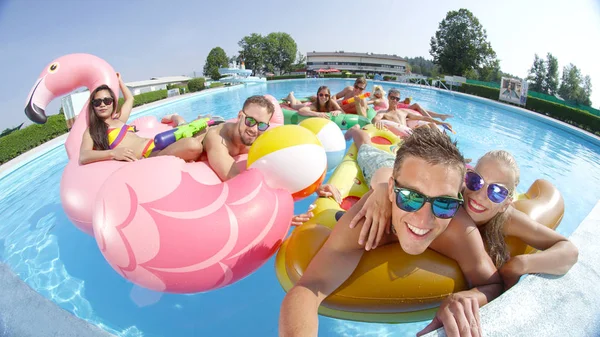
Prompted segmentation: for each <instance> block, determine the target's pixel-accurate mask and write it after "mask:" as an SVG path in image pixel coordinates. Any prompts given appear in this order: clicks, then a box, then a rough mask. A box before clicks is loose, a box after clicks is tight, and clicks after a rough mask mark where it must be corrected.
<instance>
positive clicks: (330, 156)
mask: <svg viewBox="0 0 600 337" xmlns="http://www.w3.org/2000/svg"><path fill="white" fill-rule="evenodd" d="M298 125H300V126H302V127H304V128H307V129H309V130H310V131H312V132H313V133H314V134H315V135H316V136H317V138H318V139H319V141H320V142H321V144H322V145H323V148H325V153H326V154H327V170H328V171H330V170H333V169H335V168H336V167H337V166H338V165H339V164H340V163H341V162H342V159H344V154H345V153H346V140H345V139H344V134H343V133H342V130H341V129H340V127H339V126H337V124H335V123H334V122H332V121H330V120H329V119H326V118H319V117H314V118H308V119H305V120H303V121H302V122H300V123H299V124H298Z"/></svg>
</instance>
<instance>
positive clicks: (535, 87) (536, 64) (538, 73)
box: [527, 54, 547, 92]
mask: <svg viewBox="0 0 600 337" xmlns="http://www.w3.org/2000/svg"><path fill="white" fill-rule="evenodd" d="M546 76H547V71H546V64H545V63H544V60H543V59H541V58H540V57H539V56H538V54H535V58H534V59H533V65H532V66H531V69H529V76H527V81H528V82H529V90H531V91H537V92H544V88H545V87H546V83H545V81H546Z"/></svg>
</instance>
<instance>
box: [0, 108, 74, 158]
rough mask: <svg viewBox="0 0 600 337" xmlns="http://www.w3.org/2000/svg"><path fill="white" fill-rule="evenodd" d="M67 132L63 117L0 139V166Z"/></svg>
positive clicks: (56, 117)
mask: <svg viewBox="0 0 600 337" xmlns="http://www.w3.org/2000/svg"><path fill="white" fill-rule="evenodd" d="M67 131H68V130H67V123H66V121H65V115H63V114H57V115H53V116H50V117H48V121H46V124H33V125H29V126H28V127H26V128H23V129H21V130H17V131H15V132H13V133H11V134H9V135H6V136H4V137H2V138H0V164H4V163H6V162H7V161H9V160H11V159H13V158H15V157H17V156H19V155H21V154H23V153H25V152H27V151H29V150H30V149H32V148H34V147H37V146H39V145H42V144H44V143H45V142H47V141H49V140H52V139H54V138H56V137H58V136H60V135H62V134H64V133H66V132H67Z"/></svg>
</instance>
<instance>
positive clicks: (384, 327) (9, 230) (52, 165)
mask: <svg viewBox="0 0 600 337" xmlns="http://www.w3.org/2000/svg"><path fill="white" fill-rule="evenodd" d="M324 84H325V85H327V86H329V87H330V88H331V91H332V93H335V92H338V91H339V90H341V89H342V88H343V86H345V85H350V84H352V81H346V80H333V79H332V80H323V79H310V80H294V81H280V82H274V83H268V84H262V85H254V86H247V87H239V88H231V89H230V90H229V91H221V92H216V93H213V94H211V95H205V96H201V97H195V98H188V99H184V100H182V101H176V102H171V103H168V104H165V105H162V106H159V107H155V108H152V109H148V110H146V111H144V112H142V113H140V114H138V115H136V116H135V117H138V116H143V115H154V116H157V117H160V116H162V115H165V114H169V113H174V112H177V113H179V114H180V115H182V116H183V117H184V118H186V119H187V120H191V119H194V118H195V117H196V116H198V115H203V114H213V115H220V116H223V117H225V118H231V117H234V116H235V115H236V114H237V112H238V111H239V110H240V108H241V106H242V104H243V102H244V100H245V99H246V98H247V97H248V96H251V95H255V94H267V93H268V94H271V95H273V96H275V97H277V98H282V97H284V96H286V95H287V94H288V92H289V91H292V90H293V91H294V92H295V94H296V96H297V97H303V96H308V95H312V94H315V93H316V89H317V88H318V87H319V86H320V85H324ZM372 86H373V83H371V82H370V83H369V85H368V89H369V91H370V90H371V89H372ZM393 86H395V87H398V88H399V89H400V91H401V94H402V97H405V96H410V97H412V98H413V101H415V102H418V103H419V104H421V105H422V106H424V107H425V108H427V109H429V110H434V111H437V112H440V113H449V114H452V115H453V116H454V117H452V118H450V119H448V120H447V121H448V122H450V123H451V124H452V126H453V128H454V130H456V132H457V134H456V135H452V137H453V138H455V139H456V140H457V141H458V146H459V148H460V149H461V150H462V151H463V153H464V154H465V156H466V157H468V158H473V160H474V161H476V159H477V158H479V157H480V156H481V155H483V154H484V153H485V152H487V151H489V150H492V149H507V150H509V151H510V152H512V153H513V154H514V155H515V157H516V159H517V162H518V163H519V165H520V168H521V184H520V186H519V188H518V191H519V192H524V191H526V190H527V189H528V187H529V186H530V185H531V183H533V181H534V180H536V179H538V178H543V179H546V180H549V181H551V182H552V183H553V184H555V185H556V186H557V187H558V189H559V190H560V191H561V193H562V194H563V197H564V200H565V216H564V219H563V221H562V223H561V225H560V226H559V227H558V229H557V231H558V232H560V233H561V234H563V235H567V236H568V235H570V234H571V233H572V232H573V230H575V228H576V227H577V225H578V224H579V223H580V222H581V221H582V220H583V219H584V218H585V216H586V215H587V214H588V213H589V211H590V210H591V209H592V208H593V206H594V205H595V203H596V201H597V200H598V199H600V188H599V187H600V176H599V175H598V174H597V173H598V172H600V146H599V145H597V144H598V143H592V142H591V141H589V140H587V139H585V138H582V137H579V136H577V135H575V134H573V133H571V132H567V131H565V130H563V129H562V128H558V127H555V126H552V125H550V124H548V123H546V122H543V121H540V120H538V119H533V118H530V117H526V116H524V115H522V114H519V113H515V112H512V111H509V110H505V109H502V108H499V107H496V106H493V105H488V104H483V103H479V102H476V101H473V100H469V99H466V98H462V97H459V96H452V95H448V94H447V93H440V92H436V91H432V90H427V89H422V88H417V87H408V86H400V85H399V84H394V85H393ZM383 87H384V89H385V90H386V91H387V90H388V89H389V88H390V87H391V85H390V84H389V83H383ZM135 117H134V118H135ZM348 145H350V144H348ZM66 163H67V156H66V153H65V150H64V147H63V146H59V147H58V148H55V149H53V150H51V151H49V152H47V153H45V154H43V155H41V156H40V157H38V158H36V159H34V160H33V161H31V162H29V163H27V164H25V165H24V166H22V167H21V168H19V169H17V170H15V171H13V172H12V173H10V174H8V175H6V176H4V177H2V178H0V214H2V222H1V223H0V260H2V261H3V262H5V263H7V264H8V265H9V266H10V267H11V268H12V270H13V271H14V272H15V273H16V274H18V275H19V277H21V278H22V279H23V280H24V281H25V282H26V283H27V284H28V285H29V286H31V287H32V288H33V289H34V290H36V291H37V292H39V293H40V294H42V295H43V296H45V297H47V298H49V299H50V300H52V301H54V302H55V303H57V304H58V305H59V306H60V307H62V308H64V309H66V310H68V311H70V312H72V313H73V314H75V315H76V316H78V317H80V318H83V319H85V320H88V321H90V322H92V323H94V324H97V325H99V326H101V327H102V328H103V329H105V330H107V331H109V332H111V333H114V334H116V335H119V336H198V335H203V336H204V335H206V336H215V335H219V336H240V335H244V336H275V335H277V331H278V316H279V307H280V304H281V301H282V300H283V297H284V295H285V293H284V291H283V290H282V289H281V286H280V285H279V282H278V281H277V278H276V276H275V272H274V263H273V260H274V258H272V259H270V260H269V262H268V263H266V264H265V265H264V266H263V267H262V268H260V269H259V270H258V271H256V272H255V273H254V274H252V275H250V276H248V277H247V278H245V279H243V280H241V281H239V282H237V283H235V284H233V285H231V286H228V287H226V288H223V289H219V290H215V291H212V292H208V293H201V294H194V295H173V294H162V293H156V292H152V291H148V290H145V289H142V288H140V287H137V286H134V285H133V284H132V283H130V282H129V281H127V280H125V279H123V278H122V277H120V276H119V275H118V274H117V273H116V272H115V271H114V270H113V269H112V268H111V267H110V266H109V265H108V263H107V262H106V261H105V260H104V257H103V256H102V254H101V253H100V251H99V250H98V247H97V245H96V242H95V240H94V238H92V237H91V236H88V235H86V234H84V233H82V232H80V231H79V230H78V229H76V227H75V226H74V225H72V224H71V223H70V222H69V220H68V219H67V217H66V215H65V214H64V212H63V210H62V207H61V204H60V197H59V186H60V180H61V175H62V170H63V169H64V167H65V165H66ZM314 198H315V197H314V196H311V197H309V198H307V199H305V200H302V201H299V202H297V203H296V205H295V211H296V213H297V214H298V213H302V212H304V211H305V210H306V209H307V208H308V206H309V205H310V203H311V202H312V201H313V200H314ZM427 324H428V322H419V323H411V324H402V325H388V324H367V323H356V322H350V321H342V320H336V319H331V318H327V317H320V321H319V335H320V336H357V335H360V336H404V335H413V336H414V335H415V334H416V333H417V332H418V331H420V330H421V329H422V328H424V327H425V326H426V325H427Z"/></svg>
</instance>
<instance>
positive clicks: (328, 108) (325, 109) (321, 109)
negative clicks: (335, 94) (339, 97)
mask: <svg viewBox="0 0 600 337" xmlns="http://www.w3.org/2000/svg"><path fill="white" fill-rule="evenodd" d="M322 90H327V94H328V95H329V99H328V100H327V102H326V103H325V106H321V102H320V101H319V98H318V97H319V92H321V91H322ZM315 105H316V106H317V112H329V111H331V110H332V107H331V91H329V87H328V86H326V85H322V86H320V87H319V89H317V101H316V102H315Z"/></svg>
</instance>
